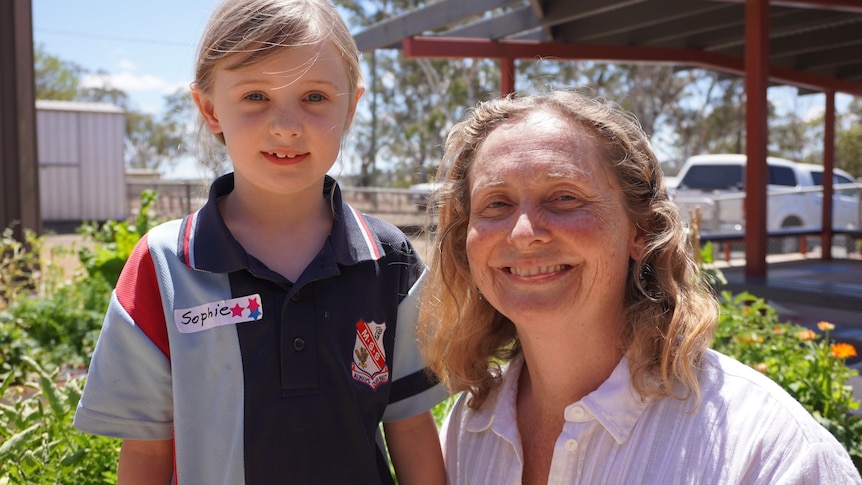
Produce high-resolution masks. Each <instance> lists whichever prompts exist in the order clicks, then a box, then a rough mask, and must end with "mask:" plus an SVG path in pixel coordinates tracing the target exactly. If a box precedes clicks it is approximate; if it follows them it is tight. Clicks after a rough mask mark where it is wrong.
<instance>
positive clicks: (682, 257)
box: [420, 91, 718, 408]
mask: <svg viewBox="0 0 862 485" xmlns="http://www.w3.org/2000/svg"><path fill="white" fill-rule="evenodd" d="M536 111H544V112H547V113H551V114H553V115H556V116H558V117H560V118H561V119H563V120H568V121H570V122H571V123H572V124H574V125H577V126H580V127H581V128H582V129H583V130H585V131H587V132H589V133H590V134H591V135H592V137H593V139H595V140H596V143H597V144H598V146H599V148H600V150H601V152H602V153H603V154H604V159H605V162H606V163H607V164H608V168H609V169H610V173H611V174H612V175H613V176H614V177H615V178H616V180H617V181H618V182H619V185H620V188H621V190H622V192H623V194H624V198H625V201H626V208H627V210H628V212H629V215H630V218H631V220H632V221H635V223H637V224H638V226H639V227H640V229H641V230H642V231H644V233H645V247H644V252H643V257H642V258H641V259H640V260H638V261H634V260H632V261H630V264H629V275H628V281H627V285H626V295H625V318H626V322H625V323H626V325H625V330H624V334H623V335H622V342H623V345H624V346H625V349H624V351H625V352H626V353H627V357H628V362H629V367H630V370H631V376H632V383H633V386H634V387H635V389H636V390H637V391H638V392H639V393H640V394H641V395H642V396H645V397H646V396H663V395H671V396H674V397H678V398H685V397H687V396H689V395H690V394H692V393H693V394H694V395H695V396H696V398H699V388H698V384H697V368H698V365H699V363H700V361H701V359H702V357H703V354H704V352H705V351H706V348H707V347H708V345H709V343H710V341H711V339H712V334H713V331H714V328H715V322H716V318H717V315H718V304H717V301H716V299H715V297H714V295H713V294H712V292H711V291H710V289H709V288H708V286H707V285H706V283H705V282H704V280H703V278H702V277H701V273H700V269H699V268H698V266H697V264H696V263H695V261H694V258H693V252H692V248H691V247H690V243H689V238H688V237H687V234H686V230H685V226H684V223H683V221H682V219H681V218H680V215H679V209H678V208H677V206H676V205H675V204H674V203H673V202H672V201H671V200H670V199H669V198H668V192H667V188H666V187H665V185H664V182H663V178H662V172H661V167H660V165H659V163H658V161H657V159H656V157H655V154H654V153H653V151H652V148H651V147H650V144H649V141H648V138H647V136H646V134H645V133H644V132H643V130H642V129H641V127H640V124H639V123H638V122H637V120H636V119H635V118H634V117H633V116H631V115H629V114H628V113H626V112H624V111H622V110H621V109H619V108H618V107H617V106H615V105H612V104H610V103H608V102H606V101H603V100H600V99H598V98H594V97H591V96H588V95H584V94H581V93H578V92H575V91H554V92H551V93H546V94H536V95H531V96H524V97H517V96H514V95H513V96H509V97H506V98H503V99H498V100H492V101H487V102H483V103H480V104H479V105H477V106H476V107H475V108H473V109H472V110H470V112H469V114H468V116H467V118H466V119H465V120H463V121H461V122H460V123H458V124H457V125H455V126H454V127H453V128H452V130H451V131H450V133H449V136H448V138H447V140H446V146H445V152H444V155H443V159H442V161H441V163H440V168H439V170H438V172H437V181H438V182H439V183H440V186H439V189H438V190H437V192H436V193H435V195H434V203H433V204H432V205H431V207H430V209H429V210H431V211H433V216H436V219H437V227H436V229H434V231H433V237H432V239H433V251H432V253H431V255H430V260H429V266H430V275H429V276H430V278H429V281H428V286H427V287H426V289H425V290H424V292H423V294H424V298H423V301H422V306H421V309H420V335H421V339H422V343H423V351H424V353H425V358H426V360H427V362H428V364H429V367H430V369H431V370H432V371H433V372H434V373H435V374H436V375H437V376H438V377H439V378H440V380H441V381H442V382H443V383H444V384H445V385H446V386H447V387H448V388H449V389H450V391H452V392H458V391H464V390H466V391H469V392H470V393H471V395H472V396H471V400H470V406H471V407H474V408H478V407H479V406H481V404H482V402H483V401H484V400H485V398H486V397H487V396H488V394H489V393H490V392H491V390H492V389H493V388H494V387H495V386H497V385H499V382H500V378H501V375H500V364H501V363H503V362H505V361H507V360H509V359H511V358H512V357H514V356H515V355H517V354H519V353H520V352H521V347H520V344H519V342H518V335H517V332H516V330H515V326H514V325H513V323H512V322H511V321H510V320H509V319H508V318H506V317H505V316H503V315H502V314H501V313H500V312H498V311H497V310H496V309H495V308H494V307H492V306H491V305H490V304H489V303H488V302H487V301H486V300H484V299H482V298H481V297H480V295H479V294H478V290H477V288H476V286H475V284H474V283H473V281H472V278H471V276H470V266H469V262H468V259H467V252H466V239H467V225H468V222H469V217H470V216H469V208H470V180H469V170H470V165H471V163H472V162H473V160H474V158H475V156H476V151H477V150H478V148H479V146H480V145H481V143H482V142H483V141H484V140H485V139H486V138H487V137H488V134H489V133H490V132H491V131H493V130H494V129H496V128H497V127H499V126H500V125H502V124H505V123H507V122H510V121H514V120H519V119H522V118H524V117H525V116H526V115H527V114H529V113H533V112H536ZM432 219H433V218H432Z"/></svg>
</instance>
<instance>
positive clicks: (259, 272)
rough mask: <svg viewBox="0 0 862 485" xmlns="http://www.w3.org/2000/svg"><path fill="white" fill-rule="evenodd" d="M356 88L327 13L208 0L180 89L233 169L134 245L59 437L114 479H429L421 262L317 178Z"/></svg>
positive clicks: (303, 1) (260, 1)
mask: <svg viewBox="0 0 862 485" xmlns="http://www.w3.org/2000/svg"><path fill="white" fill-rule="evenodd" d="M362 92H363V84H362V78H361V74H360V68H359V53H358V52H357V49H356V46H355V44H354V42H353V38H352V37H351V35H350V33H349V31H348V29H347V27H346V25H345V24H344V22H343V21H342V19H341V18H340V16H339V15H338V12H337V11H336V10H335V8H334V7H333V6H332V5H331V4H330V3H328V2H327V0H225V1H223V2H222V4H221V5H220V6H219V7H217V8H216V11H215V13H214V16H213V18H212V20H210V22H209V25H208V27H207V29H206V31H205V33H204V37H203V39H202V42H201V49H200V53H199V56H198V60H197V69H196V73H195V82H194V84H193V85H192V95H193V98H194V100H195V103H196V104H197V107H198V109H199V111H200V113H201V115H202V118H203V122H204V123H205V126H206V127H207V128H208V129H209V130H210V131H212V132H213V133H214V134H215V135H216V137H217V138H218V139H219V140H221V141H222V142H223V143H224V144H225V145H226V147H227V151H228V153H229V155H230V158H231V161H232V162H233V168H234V172H233V173H231V174H228V175H225V176H223V177H221V178H219V179H217V180H216V181H215V182H214V183H213V185H212V187H211V189H210V196H209V200H208V201H207V203H206V205H205V206H204V207H203V208H201V209H200V210H199V211H197V212H195V213H193V214H190V215H188V216H186V217H185V218H183V219H182V220H177V221H172V222H169V223H166V224H163V225H161V226H159V227H157V228H155V229H153V230H152V231H150V233H148V234H147V235H146V236H144V238H142V239H141V241H140V243H139V244H138V246H137V247H136V249H135V251H134V253H133V254H132V255H131V257H130V258H129V260H128V262H127V263H126V266H125V268H124V270H123V273H122V276H121V277H120V280H119V282H118V283H117V287H116V291H115V292H114V295H113V296H112V298H111V303H110V307H109V309H108V312H107V315H106V318H105V323H104V327H103V329H102V333H101V336H100V338H99V342H98V344H97V346H96V350H95V353H94V355H93V359H92V364H91V367H90V372H89V375H88V379H87V384H86V387H85V389H84V394H83V396H82V398H81V402H80V405H79V407H78V410H77V413H76V416H75V426H76V427H78V428H79V429H81V430H83V431H87V432H91V433H95V434H100V435H105V436H112V437H118V438H122V439H123V445H122V450H121V452H120V463H119V472H118V473H119V481H120V483H122V484H126V483H169V482H170V481H171V479H172V477H173V479H174V481H175V482H176V483H180V484H186V483H206V484H215V483H225V484H237V483H248V484H253V483H273V482H290V483H362V484H367V483H392V482H393V478H392V476H391V474H390V468H389V462H388V460H387V454H386V448H385V447H384V446H383V440H382V436H381V433H380V422H381V421H382V422H383V423H384V424H383V428H384V431H385V435H386V443H387V445H388V451H389V455H390V456H391V457H392V462H393V465H394V467H395V470H396V474H397V476H398V480H399V482H400V483H402V484H406V483H417V482H423V483H443V481H444V479H443V465H442V457H441V453H440V448H439V442H438V439H437V428H436V426H435V424H434V421H433V419H432V417H431V415H430V412H429V409H430V408H431V407H432V406H433V405H434V404H436V403H438V402H439V401H441V400H442V399H443V398H444V397H445V396H446V391H445V390H444V389H443V388H442V387H440V386H435V385H434V383H432V382H429V381H428V379H427V378H426V373H425V372H424V363H423V362H422V360H421V358H420V357H419V355H418V352H417V351H416V348H415V345H416V338H415V322H416V309H417V306H416V300H417V298H418V293H419V291H418V288H419V286H420V276H421V275H422V274H423V270H424V266H423V265H422V263H421V261H420V260H419V258H418V257H417V256H416V254H415V253H414V251H413V248H412V247H411V245H410V243H409V242H408V240H407V239H406V237H405V236H404V235H403V234H402V233H401V232H400V231H398V230H397V229H396V228H395V227H394V226H392V225H390V224H388V223H385V222H383V221H381V220H378V219H374V218H371V217H368V216H364V215H362V214H360V213H359V212H357V211H355V210H354V209H352V208H351V207H350V206H348V205H347V204H345V203H343V202H342V200H341V193H340V191H339V188H338V185H337V184H336V183H335V181H334V180H333V179H331V178H330V177H328V176H327V175H326V172H327V171H328V170H329V169H330V168H331V167H332V165H333V164H334V162H335V159H336V157H337V156H338V152H339V148H340V144H341V142H342V138H343V135H344V132H345V131H346V130H347V128H348V126H349V125H350V122H351V119H352V117H353V114H354V112H355V110H356V105H357V102H358V100H359V98H360V96H361V95H362Z"/></svg>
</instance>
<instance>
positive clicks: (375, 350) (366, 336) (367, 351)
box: [350, 320, 389, 389]
mask: <svg viewBox="0 0 862 485" xmlns="http://www.w3.org/2000/svg"><path fill="white" fill-rule="evenodd" d="M384 332H386V324H385V323H374V322H370V323H366V322H365V321H364V320H359V321H358V322H356V342H355V343H354V344H353V362H351V364H350V370H351V373H352V374H353V379H355V380H357V381H359V382H361V383H363V384H365V385H367V386H368V387H370V388H371V389H377V388H378V387H379V386H380V385H381V384H385V383H387V382H389V366H388V365H386V350H385V349H384V348H383V333H384Z"/></svg>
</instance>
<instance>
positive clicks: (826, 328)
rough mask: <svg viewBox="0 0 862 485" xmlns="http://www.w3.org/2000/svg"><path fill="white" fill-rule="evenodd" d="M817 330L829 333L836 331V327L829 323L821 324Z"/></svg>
mask: <svg viewBox="0 0 862 485" xmlns="http://www.w3.org/2000/svg"><path fill="white" fill-rule="evenodd" d="M817 328H819V329H820V331H821V332H828V331H830V330H835V325H832V324H831V323H829V322H820V323H818V324H817Z"/></svg>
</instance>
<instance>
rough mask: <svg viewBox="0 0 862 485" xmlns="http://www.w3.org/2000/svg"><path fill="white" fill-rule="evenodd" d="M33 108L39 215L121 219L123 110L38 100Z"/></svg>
mask: <svg viewBox="0 0 862 485" xmlns="http://www.w3.org/2000/svg"><path fill="white" fill-rule="evenodd" d="M36 111H37V114H36V126H37V130H38V153H39V185H40V203H41V208H42V219H43V220H44V221H46V222H55V221H105V220H108V219H115V220H124V219H125V218H126V216H127V214H128V198H127V197H126V192H127V189H126V183H125V167H124V161H123V142H124V138H125V115H124V113H123V112H122V110H120V109H119V108H115V109H110V108H106V107H105V105H94V106H87V105H86V104H85V103H58V102H54V101H51V102H45V101H38V102H37V104H36Z"/></svg>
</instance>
